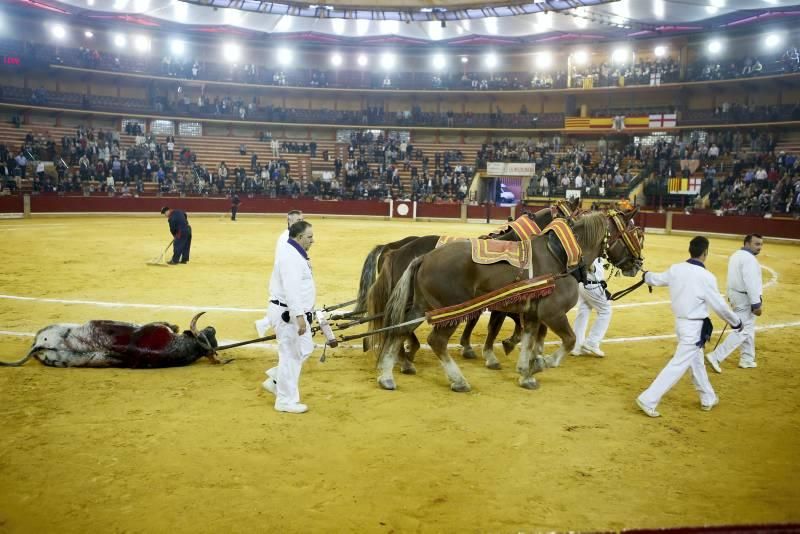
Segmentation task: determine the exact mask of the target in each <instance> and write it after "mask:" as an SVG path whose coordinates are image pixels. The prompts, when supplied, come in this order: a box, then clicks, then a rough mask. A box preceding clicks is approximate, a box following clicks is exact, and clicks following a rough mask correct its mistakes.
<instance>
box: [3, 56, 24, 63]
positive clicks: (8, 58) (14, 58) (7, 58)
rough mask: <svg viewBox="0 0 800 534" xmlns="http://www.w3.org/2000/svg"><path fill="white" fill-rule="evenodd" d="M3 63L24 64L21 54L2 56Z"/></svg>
mask: <svg viewBox="0 0 800 534" xmlns="http://www.w3.org/2000/svg"><path fill="white" fill-rule="evenodd" d="M2 58H3V65H22V60H21V59H20V58H19V56H2Z"/></svg>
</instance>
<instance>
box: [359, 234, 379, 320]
mask: <svg viewBox="0 0 800 534" xmlns="http://www.w3.org/2000/svg"><path fill="white" fill-rule="evenodd" d="M385 246H386V245H377V246H375V248H373V249H372V250H371V251H370V253H369V254H367V259H366V260H364V266H363V267H361V280H360V281H359V283H358V296H357V297H356V307H355V309H354V310H353V312H361V313H363V312H365V311H366V310H367V294H368V293H369V290H370V286H371V285H372V282H373V281H374V280H375V278H376V277H375V273H376V272H377V270H378V258H380V257H381V254H382V253H383V248H384V247H385Z"/></svg>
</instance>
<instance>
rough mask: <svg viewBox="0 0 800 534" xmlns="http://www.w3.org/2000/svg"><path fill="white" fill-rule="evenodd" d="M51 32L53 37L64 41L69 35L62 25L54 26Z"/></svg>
mask: <svg viewBox="0 0 800 534" xmlns="http://www.w3.org/2000/svg"><path fill="white" fill-rule="evenodd" d="M50 31H51V32H52V33H53V37H55V38H56V39H63V38H64V37H66V35H67V29H66V28H65V27H64V26H62V25H61V24H53V27H52V28H50Z"/></svg>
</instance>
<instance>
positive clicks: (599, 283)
mask: <svg viewBox="0 0 800 534" xmlns="http://www.w3.org/2000/svg"><path fill="white" fill-rule="evenodd" d="M592 310H597V319H596V320H595V322H594V324H593V325H592V329H591V330H590V331H589V337H586V327H587V326H588V325H589V315H591V313H592ZM610 322H611V301H609V300H608V297H607V290H606V283H605V272H604V269H603V259H602V258H597V259H596V260H595V262H594V263H593V264H592V266H591V268H590V269H589V272H588V273H586V283H585V284H580V285H579V286H578V315H576V316H575V325H574V326H573V330H575V348H574V349H572V355H573V356H579V355H581V354H586V355H590V356H598V357H600V358H602V357H603V356H605V355H606V353H605V352H603V351H602V350H600V343H601V342H602V341H603V338H604V337H605V335H606V331H607V330H608V325H609V323H610Z"/></svg>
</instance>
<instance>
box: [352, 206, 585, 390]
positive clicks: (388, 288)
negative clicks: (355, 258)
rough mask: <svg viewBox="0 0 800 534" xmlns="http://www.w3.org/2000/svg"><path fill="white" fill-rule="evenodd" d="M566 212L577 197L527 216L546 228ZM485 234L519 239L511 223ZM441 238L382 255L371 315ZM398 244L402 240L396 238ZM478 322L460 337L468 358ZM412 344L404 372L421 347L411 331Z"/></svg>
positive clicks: (405, 355)
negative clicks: (419, 259) (402, 277)
mask: <svg viewBox="0 0 800 534" xmlns="http://www.w3.org/2000/svg"><path fill="white" fill-rule="evenodd" d="M562 204H563V207H562ZM565 212H566V213H572V214H574V213H577V212H578V201H577V200H574V201H572V202H563V203H557V204H555V205H553V206H551V207H549V208H544V209H542V210H539V211H537V212H536V213H533V214H531V213H526V215H527V216H528V217H529V218H530V219H531V220H533V221H534V222H535V223H536V224H537V225H538V226H539V227H540V228H544V227H545V226H547V225H548V224H550V223H551V222H552V221H553V219H554V218H556V217H558V216H563V215H564V214H565ZM485 237H490V238H492V239H498V240H501V241H519V236H518V235H517V233H516V232H514V231H513V230H512V229H511V227H510V226H508V225H506V226H505V227H503V228H501V229H499V230H498V231H497V232H495V233H491V234H489V235H488V236H485ZM439 238H440V236H438V235H428V236H423V237H419V238H416V239H413V240H411V241H407V242H406V243H405V244H404V245H403V246H400V247H397V248H394V249H393V250H391V251H390V252H387V253H385V254H382V255H381V261H382V267H381V270H380V274H379V275H378V278H377V279H376V280H375V283H374V284H372V286H371V287H370V289H369V293H368V296H367V315H368V316H375V315H379V314H380V313H382V312H383V311H384V307H385V306H386V302H387V301H388V299H389V295H390V294H391V292H392V288H394V286H395V284H396V283H397V281H398V280H400V277H401V276H402V275H403V272H405V270H406V268H407V267H408V266H409V264H410V263H411V262H412V261H413V260H414V259H415V258H418V257H419V256H422V255H423V254H427V253H428V252H430V251H432V250H433V249H435V248H436V244H437V243H438V242H439ZM406 239H407V238H406ZM403 241H406V240H403ZM395 243H399V242H397V241H396V242H395ZM389 245H394V243H390V244H389ZM389 245H385V246H389ZM376 248H377V247H376ZM363 280H364V274H363V271H362V283H363ZM504 318H505V315H504V314H503V315H502V316H500V315H498V317H497V318H496V319H495V321H494V323H493V324H494V325H496V328H495V330H494V332H493V335H492V337H491V339H492V343H493V342H494V338H495V337H496V336H497V332H499V330H500V326H501V325H502V322H503V319H504ZM381 322H382V319H380V318H378V319H375V320H374V321H373V322H372V323H371V326H372V329H375V328H379V327H380V324H381ZM477 323H478V317H475V318H473V319H470V320H469V321H468V322H467V325H466V326H465V327H464V332H463V333H462V335H461V340H460V343H461V353H462V356H463V357H464V358H467V359H473V358H475V357H476V356H475V351H474V349H473V348H472V345H471V343H470V336H471V334H472V331H473V329H474V328H475V325H476V324H477ZM518 328H519V327H518ZM543 328H544V327H543ZM546 333H547V332H546V330H545V331H543V332H542V334H541V337H544V335H545V334H546ZM515 335H516V337H517V339H518V337H519V332H517V330H515ZM511 339H514V336H512V338H511ZM509 342H510V341H509ZM408 343H409V351H408V352H405V351H404V353H403V354H402V355H401V361H402V368H403V372H404V373H406V374H413V373H414V372H415V370H414V365H413V354H414V353H415V352H416V351H417V349H418V348H419V340H418V339H417V337H416V336H415V335H414V334H413V333H411V335H409V338H408ZM369 344H370V342H369V340H368V339H365V341H364V350H365V351H366V350H369ZM514 345H516V341H514V342H513V345H511V346H512V348H513V346H514ZM484 349H485V347H484ZM487 354H491V359H487V362H486V365H487V367H489V368H492V369H499V368H500V363H499V362H498V361H497V358H495V357H494V353H492V352H490V351H485V352H484V356H486V355H487Z"/></svg>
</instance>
